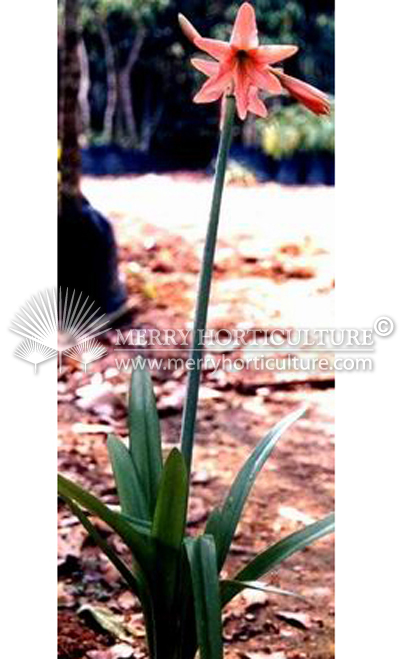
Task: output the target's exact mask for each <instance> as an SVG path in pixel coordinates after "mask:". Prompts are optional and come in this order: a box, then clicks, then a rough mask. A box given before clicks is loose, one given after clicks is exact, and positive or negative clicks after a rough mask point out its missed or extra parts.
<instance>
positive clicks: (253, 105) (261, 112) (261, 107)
mask: <svg viewBox="0 0 400 659" xmlns="http://www.w3.org/2000/svg"><path fill="white" fill-rule="evenodd" d="M248 108H249V112H252V113H253V114H256V115H258V116H259V117H263V119H265V117H266V116H267V115H268V110H267V108H266V107H265V103H263V102H262V100H261V99H260V98H259V96H258V89H257V87H254V86H253V85H252V86H251V87H250V89H249V102H248Z"/></svg>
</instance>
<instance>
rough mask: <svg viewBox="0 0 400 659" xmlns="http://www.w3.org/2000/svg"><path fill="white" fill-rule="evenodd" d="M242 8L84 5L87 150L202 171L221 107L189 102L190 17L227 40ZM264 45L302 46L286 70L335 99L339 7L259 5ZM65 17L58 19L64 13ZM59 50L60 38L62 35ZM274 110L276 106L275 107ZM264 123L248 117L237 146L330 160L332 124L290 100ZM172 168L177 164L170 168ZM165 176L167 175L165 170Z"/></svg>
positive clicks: (178, 1) (117, 2) (151, 1)
mask: <svg viewBox="0 0 400 659" xmlns="http://www.w3.org/2000/svg"><path fill="white" fill-rule="evenodd" d="M240 4H241V2H229V1H227V0H225V1H224V0H215V1H212V0H211V1H207V2H206V1H204V0H81V31H82V32H81V33H82V40H81V45H80V60H81V72H82V73H81V86H80V107H81V116H82V121H81V137H82V145H83V146H86V147H92V148H93V147H94V148H97V149H100V150H101V149H102V148H103V149H104V148H105V147H106V146H107V145H114V146H116V147H118V148H119V149H123V150H125V149H127V150H129V151H132V150H134V151H135V153H136V154H138V155H140V154H142V155H143V157H145V156H146V157H149V156H150V157H152V158H154V159H155V160H157V162H158V163H163V162H164V163H165V166H166V167H168V162H170V161H171V158H172V160H173V161H174V162H175V163H179V166H180V167H182V168H184V167H189V168H193V167H202V166H207V165H208V164H209V162H210V156H211V155H212V153H213V150H214V148H215V141H216V136H217V131H216V127H217V125H218V120H219V117H218V115H219V107H218V104H216V103H214V104H211V105H195V104H194V103H192V102H191V99H192V97H193V95H194V93H195V90H196V89H197V88H198V87H199V85H200V84H201V83H202V81H203V78H204V77H203V76H202V75H201V74H200V73H198V72H196V71H195V70H194V69H193V68H192V67H191V66H190V63H189V58H190V56H192V55H193V54H194V48H193V45H192V44H191V43H189V42H188V41H187V40H186V38H185V37H184V36H183V35H182V33H181V30H180V28H179V25H178V21H177V15H178V13H179V12H182V13H184V14H185V15H186V16H187V17H188V18H189V19H190V20H191V21H192V22H193V23H194V25H195V26H196V27H197V29H198V30H199V31H200V32H201V33H202V34H203V35H204V36H211V37H214V38H222V39H228V38H229V36H230V31H231V27H232V23H233V21H234V18H235V14H236V12H237V9H238V7H239V6H240ZM253 4H254V6H255V8H256V11H257V18H258V26H259V32H260V37H261V40H262V42H263V43H280V44H296V45H298V46H299V53H298V54H297V55H296V56H294V57H293V58H292V59H290V60H288V61H287V63H285V70H286V71H287V72H288V73H290V74H292V75H295V76H298V77H299V78H301V79H304V80H306V81H307V82H309V83H311V84H314V85H316V86H317V87H319V88H320V89H322V90H324V91H326V92H328V93H330V94H333V92H334V0H256V1H255V2H253ZM60 6H61V9H60V11H62V5H60ZM59 45H60V50H61V49H62V35H60V44H59ZM271 102H272V105H271ZM269 106H270V107H273V108H274V112H271V113H270V118H268V119H267V121H266V122H264V121H258V120H255V118H253V117H250V118H249V119H248V120H247V122H246V124H245V125H244V126H243V128H242V130H241V131H240V134H238V135H237V136H236V143H237V144H241V145H244V146H246V147H251V148H254V147H258V148H260V149H262V150H264V152H265V153H267V154H268V155H270V156H272V157H273V158H275V159H280V158H282V157H288V156H290V155H291V154H294V153H296V152H297V151H301V152H304V151H307V150H309V151H312V152H316V151H317V152H318V151H322V152H333V148H334V146H333V145H334V124H333V117H331V118H329V119H327V118H325V117H324V118H321V119H320V118H316V117H314V116H313V115H312V113H311V112H309V111H307V110H305V109H302V108H300V107H299V106H298V105H297V104H293V102H292V101H289V100H288V99H286V98H284V97H279V98H277V97H275V98H274V99H271V100H270V101H269ZM171 164H173V163H172V161H171ZM161 166H162V165H161Z"/></svg>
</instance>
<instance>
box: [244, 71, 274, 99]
mask: <svg viewBox="0 0 400 659" xmlns="http://www.w3.org/2000/svg"><path fill="white" fill-rule="evenodd" d="M247 72H248V75H249V77H250V79H251V81H252V83H253V84H254V85H256V87H259V88H260V89H266V90H267V91H269V92H270V93H271V94H280V93H281V92H282V85H281V83H280V82H279V80H278V78H277V77H276V76H275V75H274V74H273V73H272V72H271V71H268V70H266V71H260V69H258V68H257V67H256V66H254V65H248V66H247Z"/></svg>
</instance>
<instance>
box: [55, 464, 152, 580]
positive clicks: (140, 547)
mask: <svg viewBox="0 0 400 659" xmlns="http://www.w3.org/2000/svg"><path fill="white" fill-rule="evenodd" d="M58 491H59V494H60V496H62V497H64V498H68V499H72V501H75V502H76V503H78V504H79V505H80V506H81V507H82V508H84V509H85V510H88V511H89V512H90V513H92V514H93V515H97V517H100V519H102V520H103V522H105V523H106V524H108V526H110V528H112V529H113V530H114V531H115V532H116V533H118V535H119V536H120V537H121V538H122V540H123V541H124V542H125V543H126V545H127V546H128V547H129V549H130V550H131V552H132V557H133V559H134V561H135V563H136V564H137V565H138V566H139V567H140V568H141V569H142V570H143V571H144V572H146V573H147V574H149V573H151V570H152V568H153V557H154V551H153V549H154V548H153V546H152V543H151V541H150V539H149V538H148V537H146V536H143V535H142V534H140V533H139V532H138V531H137V530H136V529H135V528H134V527H133V525H132V524H130V523H129V522H127V521H126V520H125V519H124V518H123V517H122V515H120V514H119V513H115V512H113V511H112V510H110V509H109V508H108V507H107V506H105V505H104V504H103V503H102V501H100V499H98V498H97V497H95V496H93V495H92V494H90V493H89V492H87V491H86V490H84V489H83V488H81V487H79V485H76V483H73V482H72V481H70V480H69V479H68V478H65V477H64V476H61V475H59V476H58Z"/></svg>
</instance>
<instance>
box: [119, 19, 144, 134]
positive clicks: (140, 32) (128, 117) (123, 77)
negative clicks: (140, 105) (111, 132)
mask: <svg viewBox="0 0 400 659" xmlns="http://www.w3.org/2000/svg"><path fill="white" fill-rule="evenodd" d="M144 39H145V31H144V29H143V28H142V27H139V28H138V29H137V32H136V35H135V38H134V40H133V44H132V47H131V50H130V52H129V56H128V60H127V62H126V64H125V66H124V68H123V69H122V71H121V73H120V75H119V76H118V81H119V96H120V99H121V105H122V112H123V122H124V132H125V135H126V138H127V141H128V143H129V144H131V145H136V144H137V141H138V134H137V126H136V121H135V115H134V112H133V105H132V88H131V73H132V69H133V67H134V65H135V63H136V62H137V60H138V57H139V54H140V51H141V49H142V46H143V42H144Z"/></svg>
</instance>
